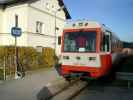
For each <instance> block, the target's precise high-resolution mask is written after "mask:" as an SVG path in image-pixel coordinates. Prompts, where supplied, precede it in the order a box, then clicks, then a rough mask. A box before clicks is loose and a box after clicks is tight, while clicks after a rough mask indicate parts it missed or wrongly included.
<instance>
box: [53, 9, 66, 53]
mask: <svg viewBox="0 0 133 100" xmlns="http://www.w3.org/2000/svg"><path fill="white" fill-rule="evenodd" d="M62 9H64V6H62V7H60V8H58V9H57V10H56V11H54V17H55V21H54V25H55V27H54V32H55V53H56V44H57V43H56V41H57V39H56V38H57V33H56V30H57V26H56V24H57V20H56V19H57V13H58V12H59V11H61V10H62Z"/></svg>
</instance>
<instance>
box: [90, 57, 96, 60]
mask: <svg viewBox="0 0 133 100" xmlns="http://www.w3.org/2000/svg"><path fill="white" fill-rule="evenodd" d="M88 59H89V61H96V57H88Z"/></svg>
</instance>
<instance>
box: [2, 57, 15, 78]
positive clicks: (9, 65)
mask: <svg viewBox="0 0 133 100" xmlns="http://www.w3.org/2000/svg"><path fill="white" fill-rule="evenodd" d="M14 77H15V63H14V57H12V56H9V57H6V56H4V57H3V59H0V80H9V79H13V78H14Z"/></svg>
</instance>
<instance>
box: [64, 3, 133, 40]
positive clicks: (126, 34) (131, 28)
mask: <svg viewBox="0 0 133 100" xmlns="http://www.w3.org/2000/svg"><path fill="white" fill-rule="evenodd" d="M64 3H65V5H66V7H67V9H68V11H69V13H70V15H71V17H72V20H79V19H81V20H82V19H87V20H93V21H98V22H100V23H103V24H105V25H106V26H108V27H109V28H111V30H112V31H113V32H115V33H116V35H117V36H118V37H119V38H120V39H121V40H122V41H127V42H133V0H64Z"/></svg>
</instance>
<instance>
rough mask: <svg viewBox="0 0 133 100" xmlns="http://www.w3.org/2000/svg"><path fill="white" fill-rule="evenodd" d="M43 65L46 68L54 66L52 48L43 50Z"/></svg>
mask: <svg viewBox="0 0 133 100" xmlns="http://www.w3.org/2000/svg"><path fill="white" fill-rule="evenodd" d="M43 57H44V59H43V60H44V63H45V65H46V66H47V67H52V66H54V64H55V51H54V50H53V49H52V48H44V49H43Z"/></svg>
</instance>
